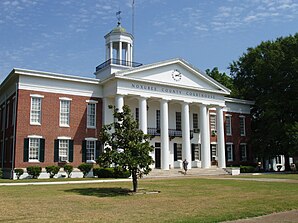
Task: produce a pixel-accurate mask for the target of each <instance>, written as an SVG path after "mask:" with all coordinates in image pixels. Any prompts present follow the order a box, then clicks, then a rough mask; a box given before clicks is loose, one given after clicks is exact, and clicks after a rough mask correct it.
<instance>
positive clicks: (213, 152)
mask: <svg viewBox="0 0 298 223" xmlns="http://www.w3.org/2000/svg"><path fill="white" fill-rule="evenodd" d="M210 148H211V149H210V150H211V160H212V161H214V160H216V161H217V160H218V148H217V143H216V142H211V144H210Z"/></svg>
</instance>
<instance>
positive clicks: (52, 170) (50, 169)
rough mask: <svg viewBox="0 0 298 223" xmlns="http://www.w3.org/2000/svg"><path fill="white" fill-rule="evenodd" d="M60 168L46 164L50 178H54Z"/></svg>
mask: <svg viewBox="0 0 298 223" xmlns="http://www.w3.org/2000/svg"><path fill="white" fill-rule="evenodd" d="M59 170H60V167H59V166H46V171H47V173H49V174H50V178H53V177H54V176H55V175H56V174H57V173H58V172H59Z"/></svg>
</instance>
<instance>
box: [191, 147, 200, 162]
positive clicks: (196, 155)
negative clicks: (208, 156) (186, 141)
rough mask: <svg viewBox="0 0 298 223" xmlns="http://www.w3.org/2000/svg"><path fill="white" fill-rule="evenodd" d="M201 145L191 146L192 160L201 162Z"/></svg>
mask: <svg viewBox="0 0 298 223" xmlns="http://www.w3.org/2000/svg"><path fill="white" fill-rule="evenodd" d="M200 146H201V145H200V144H191V160H192V161H195V160H201V149H200Z"/></svg>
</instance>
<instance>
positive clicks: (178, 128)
mask: <svg viewBox="0 0 298 223" xmlns="http://www.w3.org/2000/svg"><path fill="white" fill-rule="evenodd" d="M176 130H181V112H176Z"/></svg>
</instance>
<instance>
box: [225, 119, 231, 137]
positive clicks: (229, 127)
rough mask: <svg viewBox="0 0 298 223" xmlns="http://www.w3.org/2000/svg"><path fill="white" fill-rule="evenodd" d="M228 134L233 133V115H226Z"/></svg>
mask: <svg viewBox="0 0 298 223" xmlns="http://www.w3.org/2000/svg"><path fill="white" fill-rule="evenodd" d="M226 134H227V135H228V136H230V135H232V116H226Z"/></svg>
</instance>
